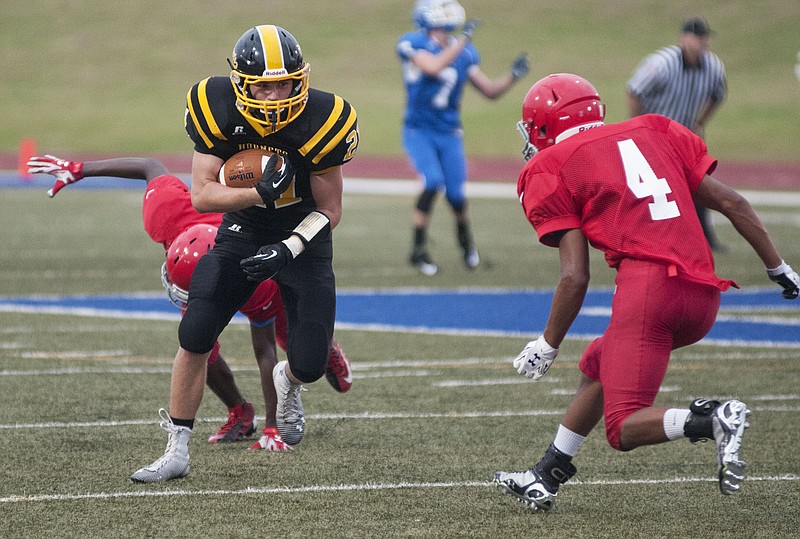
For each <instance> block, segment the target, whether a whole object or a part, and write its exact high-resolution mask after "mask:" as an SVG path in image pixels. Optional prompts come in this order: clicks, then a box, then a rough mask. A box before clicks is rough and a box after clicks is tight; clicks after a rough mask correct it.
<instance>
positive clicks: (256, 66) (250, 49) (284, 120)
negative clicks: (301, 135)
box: [228, 24, 311, 133]
mask: <svg viewBox="0 0 800 539" xmlns="http://www.w3.org/2000/svg"><path fill="white" fill-rule="evenodd" d="M232 57H233V58H232V59H229V60H228V63H229V64H230V66H231V69H232V71H231V83H232V84H233V89H234V91H235V92H236V107H237V108H238V109H239V110H240V111H241V113H242V114H243V115H244V116H245V117H246V118H248V119H249V120H251V121H254V122H257V123H258V124H260V125H262V126H264V127H265V128H267V130H268V132H269V133H274V132H275V131H278V130H279V129H281V128H283V127H285V126H286V125H287V124H289V122H291V121H292V120H294V119H295V118H296V117H297V116H298V115H299V114H300V113H301V112H303V109H304V108H305V106H306V101H307V100H308V78H309V73H310V71H311V66H309V65H308V63H306V62H304V61H303V52H302V51H301V50H300V45H299V44H298V43H297V40H296V39H295V38H294V36H292V34H290V33H289V32H287V31H286V30H284V29H283V28H281V27H280V26H275V25H272V24H264V25H260V26H255V27H253V28H251V29H249V30H248V31H247V32H245V33H244V34H243V35H242V37H240V38H239V40H238V41H237V42H236V45H234V47H233V54H232ZM282 80H291V81H294V82H293V87H292V93H291V94H290V95H289V97H288V98H287V99H281V100H278V101H260V100H257V99H254V98H253V94H252V92H250V90H249V87H250V86H251V85H253V84H258V83H263V82H272V81H275V82H277V81H282Z"/></svg>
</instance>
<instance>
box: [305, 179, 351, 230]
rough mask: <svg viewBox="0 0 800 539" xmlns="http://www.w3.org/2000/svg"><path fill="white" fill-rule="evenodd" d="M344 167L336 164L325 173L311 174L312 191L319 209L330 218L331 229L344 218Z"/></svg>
mask: <svg viewBox="0 0 800 539" xmlns="http://www.w3.org/2000/svg"><path fill="white" fill-rule="evenodd" d="M342 184H343V180H342V167H341V166H335V167H333V168H330V169H328V170H326V171H325V172H324V174H319V175H315V174H312V175H311V192H312V193H313V195H314V200H315V201H316V203H317V211H318V212H320V213H322V214H324V215H325V216H326V217H327V218H328V219H329V220H330V225H331V229H333V228H335V227H336V225H337V224H339V221H340V220H341V219H342Z"/></svg>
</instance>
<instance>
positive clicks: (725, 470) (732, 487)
mask: <svg viewBox="0 0 800 539" xmlns="http://www.w3.org/2000/svg"><path fill="white" fill-rule="evenodd" d="M749 414H750V410H749V409H748V408H747V406H746V405H745V404H744V403H743V402H741V401H737V400H729V401H726V402H723V403H722V404H721V405H720V406H719V407H718V408H717V409H716V410H715V411H714V417H712V419H711V424H712V427H713V430H714V441H715V442H716V443H717V474H718V476H719V490H720V492H722V493H723V494H725V495H726V496H730V495H731V494H736V493H737V492H739V489H741V487H742V483H743V482H744V478H745V474H744V468H745V466H746V463H745V461H744V460H742V459H741V456H740V455H739V450H740V449H741V445H742V437H743V436H744V431H745V429H746V428H747V427H749V426H750V424H749V423H748V422H747V416H748V415H749Z"/></svg>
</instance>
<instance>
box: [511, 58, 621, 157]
mask: <svg viewBox="0 0 800 539" xmlns="http://www.w3.org/2000/svg"><path fill="white" fill-rule="evenodd" d="M605 115H606V110H605V106H603V103H602V101H601V100H600V96H599V95H598V93H597V90H596V89H595V87H594V86H592V84H591V83H590V82H589V81H588V80H586V79H584V78H583V77H579V76H578V75H572V74H571V73H556V74H555V75H548V76H547V77H544V78H543V79H540V80H539V81H538V82H536V84H534V85H533V86H531V89H530V90H528V94H527V95H526V96H525V101H523V102H522V120H520V121H519V123H517V129H519V132H520V133H521V134H522V138H524V139H525V143H526V144H525V149H524V150H523V151H522V155H523V156H524V157H525V160H526V161H527V160H528V159H530V158H531V157H533V155H534V154H535V153H536V152H538V151H541V150H544V149H545V148H549V147H550V146H552V145H553V144H555V143H557V142H560V141H562V140H564V139H565V138H567V137H569V136H571V135H574V134H575V133H578V132H580V131H583V130H584V129H589V128H591V127H596V126H598V125H602V123H603V118H605Z"/></svg>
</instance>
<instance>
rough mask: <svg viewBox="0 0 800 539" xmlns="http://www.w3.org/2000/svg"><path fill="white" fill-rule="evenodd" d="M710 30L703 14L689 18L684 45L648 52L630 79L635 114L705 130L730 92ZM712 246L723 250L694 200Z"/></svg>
mask: <svg viewBox="0 0 800 539" xmlns="http://www.w3.org/2000/svg"><path fill="white" fill-rule="evenodd" d="M710 39H711V30H710V29H709V27H708V23H707V22H706V21H705V20H704V19H703V18H701V17H693V18H691V19H688V20H686V21H685V22H684V23H683V26H682V28H681V36H680V45H671V46H668V47H664V48H663V49H660V50H658V51H656V52H654V53H653V54H651V55H649V56H647V57H646V58H645V59H644V60H643V61H642V63H641V64H639V67H637V68H636V71H635V72H634V73H633V76H632V77H631V78H630V80H629V81H628V83H627V87H626V89H627V102H628V109H629V111H630V114H631V116H638V115H640V114H652V113H654V114H661V115H663V116H666V117H668V118H670V119H672V120H674V121H676V122H678V123H680V124H682V125H684V126H686V127H688V128H689V129H691V130H692V131H693V132H695V133H696V134H697V135H699V136H700V137H703V136H704V132H705V125H706V123H707V122H708V120H709V119H711V116H712V115H713V114H714V112H716V110H717V108H718V107H719V106H720V104H722V101H723V100H724V99H725V94H726V92H727V83H726V79H725V66H724V65H723V64H722V61H720V59H719V58H718V57H717V55H716V54H714V53H713V52H711V51H709V50H708V45H709V42H710ZM695 207H696V208H697V215H698V217H699V218H700V223H701V224H702V225H703V232H704V233H705V236H706V239H707V240H708V243H709V245H710V246H711V249H712V250H714V251H718V252H724V251H726V250H727V248H726V247H725V246H724V245H722V244H721V243H719V241H718V240H717V237H716V234H715V233H714V228H713V225H712V223H711V217H710V215H708V209H706V208H705V207H703V206H700V205H696V206H695Z"/></svg>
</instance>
